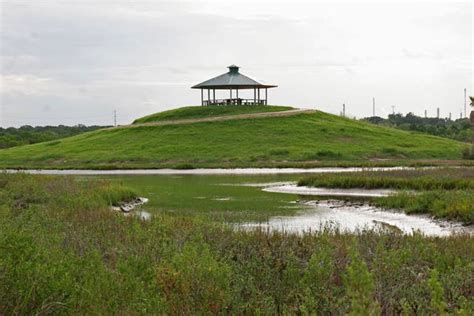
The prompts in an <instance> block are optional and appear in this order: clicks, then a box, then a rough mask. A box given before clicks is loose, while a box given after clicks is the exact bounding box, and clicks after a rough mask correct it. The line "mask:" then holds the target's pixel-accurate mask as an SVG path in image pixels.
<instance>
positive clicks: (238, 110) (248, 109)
mask: <svg viewBox="0 0 474 316" xmlns="http://www.w3.org/2000/svg"><path fill="white" fill-rule="evenodd" d="M292 109H293V108H291V107H288V106H274V105H257V106H255V105H252V106H250V105H249V106H204V107H203V106H186V107H182V108H179V109H175V110H169V111H164V112H159V113H155V114H152V115H148V116H145V117H142V118H139V119H136V120H135V121H134V122H133V124H138V123H152V122H161V121H170V120H182V119H197V118H204V117H210V116H223V115H237V114H249V113H262V112H280V111H287V110H292Z"/></svg>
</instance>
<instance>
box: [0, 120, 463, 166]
mask: <svg viewBox="0 0 474 316" xmlns="http://www.w3.org/2000/svg"><path fill="white" fill-rule="evenodd" d="M467 146H468V145H467V144H463V143H460V142H456V141H453V140H449V139H443V138H439V137H435V136H430V135H424V134H419V133H413V132H406V131H401V130H396V129H391V128H387V127H380V126H375V125H372V124H369V123H364V122H359V121H355V120H351V119H345V118H341V117H338V116H335V115H331V114H327V113H323V112H316V113H310V114H308V113H305V114H299V115H295V116H290V117H273V118H259V119H244V120H232V121H221V122H206V123H195V124H185V125H171V126H139V127H134V128H116V129H108V130H101V131H96V132H91V133H86V134H82V135H79V136H75V137H70V138H65V139H62V140H61V141H60V142H59V143H54V144H52V143H42V144H35V145H30V146H22V147H17V148H11V149H6V150H0V168H59V169H61V168H63V169H64V168H81V169H84V168H93V169H113V168H118V169H120V168H176V167H178V168H180V167H181V168H182V167H183V166H184V167H186V168H197V167H223V168H231V167H296V166H298V167H309V166H325V165H335V166H348V165H372V164H378V165H394V164H408V163H416V162H417V161H422V163H424V164H430V163H435V162H436V161H437V160H456V159H460V158H461V152H462V150H463V149H464V148H466V147H467Z"/></svg>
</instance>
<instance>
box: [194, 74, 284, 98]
mask: <svg viewBox="0 0 474 316" xmlns="http://www.w3.org/2000/svg"><path fill="white" fill-rule="evenodd" d="M227 68H229V71H228V72H227V73H225V74H222V75H220V76H217V77H215V78H212V79H209V80H206V81H204V82H201V83H200V84H197V85H195V86H192V87H191V88H192V89H201V105H267V104H268V89H269V88H275V87H277V86H275V85H269V84H264V83H261V82H258V81H257V80H255V79H252V78H249V77H247V76H245V75H243V74H241V73H240V72H239V67H238V66H236V65H231V66H229V67H227ZM250 89H253V99H242V98H239V90H250ZM262 89H263V90H264V91H265V98H261V97H260V90H262ZM204 90H207V100H205V99H204V96H205V95H204ZM216 90H229V98H227V99H216ZM211 92H212V96H211ZM234 92H235V97H234Z"/></svg>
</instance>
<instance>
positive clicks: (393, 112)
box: [392, 105, 395, 115]
mask: <svg viewBox="0 0 474 316" xmlns="http://www.w3.org/2000/svg"><path fill="white" fill-rule="evenodd" d="M392 114H393V115H395V105H392Z"/></svg>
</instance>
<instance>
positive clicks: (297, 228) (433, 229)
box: [239, 200, 474, 236]
mask: <svg viewBox="0 0 474 316" xmlns="http://www.w3.org/2000/svg"><path fill="white" fill-rule="evenodd" d="M304 205H305V207H306V210H305V211H303V212H301V213H300V214H297V215H295V216H274V217H271V218H270V219H269V220H268V221H267V222H263V223H256V222H253V223H244V224H241V225H239V227H243V228H245V229H249V228H255V227H259V228H264V229H265V228H267V229H269V230H277V231H286V232H295V233H303V232H310V231H317V230H320V229H323V228H327V227H333V228H337V229H339V230H340V231H343V232H357V231H358V230H361V229H367V228H368V229H371V228H387V229H391V230H394V231H399V232H403V233H405V234H411V233H413V232H414V231H419V232H421V233H423V234H425V235H427V236H448V235H451V234H453V233H468V234H474V228H472V227H464V226H462V225H461V224H457V223H449V222H447V221H435V220H433V219H431V218H429V217H427V216H418V215H406V214H404V213H398V212H387V211H383V210H381V209H379V208H376V207H373V206H370V205H368V204H354V203H348V202H344V201H336V200H326V201H307V202H305V203H304Z"/></svg>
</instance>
